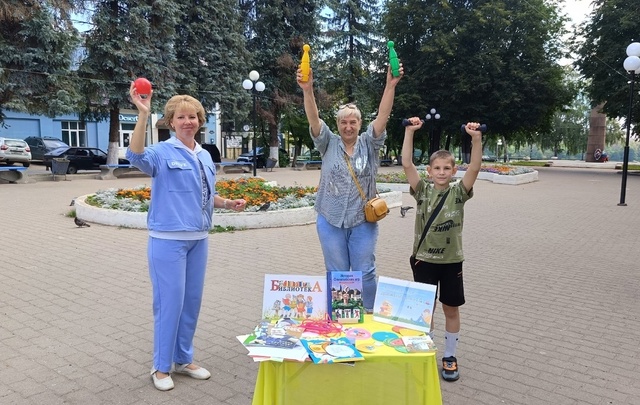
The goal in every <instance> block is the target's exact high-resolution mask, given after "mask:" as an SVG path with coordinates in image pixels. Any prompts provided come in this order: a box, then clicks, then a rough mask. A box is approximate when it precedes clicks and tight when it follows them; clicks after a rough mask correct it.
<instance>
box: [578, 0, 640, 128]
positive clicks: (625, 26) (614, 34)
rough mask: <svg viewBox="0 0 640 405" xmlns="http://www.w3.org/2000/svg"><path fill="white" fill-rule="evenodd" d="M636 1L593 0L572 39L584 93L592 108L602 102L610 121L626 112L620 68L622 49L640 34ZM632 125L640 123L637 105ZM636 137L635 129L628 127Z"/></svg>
mask: <svg viewBox="0 0 640 405" xmlns="http://www.w3.org/2000/svg"><path fill="white" fill-rule="evenodd" d="M639 12H640V0H625V1H621V0H606V1H604V0H594V1H593V11H592V12H591V18H590V20H589V22H588V23H587V24H586V25H585V26H584V27H583V28H582V29H580V30H578V31H577V33H576V35H575V36H574V43H575V42H577V41H578V40H579V39H582V38H583V41H582V44H581V45H580V46H579V47H578V50H577V55H578V56H577V58H576V65H577V66H578V68H579V70H580V72H581V73H582V74H583V75H584V77H585V78H587V79H588V84H587V92H588V94H589V95H590V96H591V98H592V99H593V102H594V105H597V104H599V103H601V102H604V107H603V112H604V113H605V114H606V115H607V117H610V118H623V117H624V118H626V117H627V115H628V111H629V86H628V80H629V77H628V74H627V73H626V72H625V71H624V68H623V66H622V64H623V62H624V59H625V58H626V57H627V55H626V53H625V49H626V47H627V45H629V44H630V43H631V42H633V40H636V41H638V40H639V38H638V35H639V33H640V20H638V18H637V16H638V13H639ZM632 116H633V118H632V119H633V122H632V124H637V123H638V122H639V121H640V103H636V104H635V106H634V109H633V114H632ZM632 127H633V131H634V134H635V135H636V136H637V135H638V126H637V125H632Z"/></svg>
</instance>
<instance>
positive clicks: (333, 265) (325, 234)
mask: <svg viewBox="0 0 640 405" xmlns="http://www.w3.org/2000/svg"><path fill="white" fill-rule="evenodd" d="M316 229H317V231H318V238H319V239H320V246H321V247H322V254H323V255H324V265H325V267H326V269H327V271H361V272H362V301H363V303H364V308H365V310H367V311H371V310H373V302H374V300H375V297H376V288H377V283H376V257H375V250H376V243H377V242H378V224H377V223H375V222H364V223H362V224H360V225H357V226H354V227H353V228H337V227H335V226H333V225H331V224H329V223H328V222H327V220H326V219H325V218H324V217H323V216H322V215H320V214H318V219H317V221H316Z"/></svg>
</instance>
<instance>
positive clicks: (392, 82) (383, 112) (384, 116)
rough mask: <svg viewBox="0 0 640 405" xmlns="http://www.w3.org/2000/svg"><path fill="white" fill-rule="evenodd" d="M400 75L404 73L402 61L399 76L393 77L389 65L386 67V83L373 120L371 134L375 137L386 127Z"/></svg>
mask: <svg viewBox="0 0 640 405" xmlns="http://www.w3.org/2000/svg"><path fill="white" fill-rule="evenodd" d="M402 75H404V68H403V67H402V63H401V64H400V76H398V77H393V75H392V74H391V67H387V84H386V85H385V86H384V92H383V93H382V99H381V100H380V106H379V107H378V115H377V116H376V119H375V120H373V136H374V137H376V138H378V137H379V136H380V135H382V133H383V132H384V129H385V128H386V127H387V121H388V120H389V116H390V115H391V109H392V108H393V98H394V97H395V95H396V86H397V85H398V82H399V81H400V79H401V78H402Z"/></svg>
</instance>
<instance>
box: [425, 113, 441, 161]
mask: <svg viewBox="0 0 640 405" xmlns="http://www.w3.org/2000/svg"><path fill="white" fill-rule="evenodd" d="M424 118H425V119H426V120H427V121H429V123H430V125H431V128H430V129H431V135H430V139H429V156H428V158H429V159H431V155H433V153H434V152H436V151H437V150H438V149H440V138H438V142H436V141H435V139H434V137H433V133H434V127H435V121H436V120H439V119H440V114H438V112H437V111H436V109H435V108H432V109H431V110H430V111H429V113H427V115H426V116H425V117H424Z"/></svg>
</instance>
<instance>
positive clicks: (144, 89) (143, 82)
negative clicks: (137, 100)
mask: <svg viewBox="0 0 640 405" xmlns="http://www.w3.org/2000/svg"><path fill="white" fill-rule="evenodd" d="M133 85H134V86H135V87H136V91H137V92H138V94H140V96H141V97H142V98H146V97H145V96H147V95H149V94H151V82H150V81H149V80H147V79H145V78H144V77H138V78H137V79H136V80H134V81H133Z"/></svg>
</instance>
